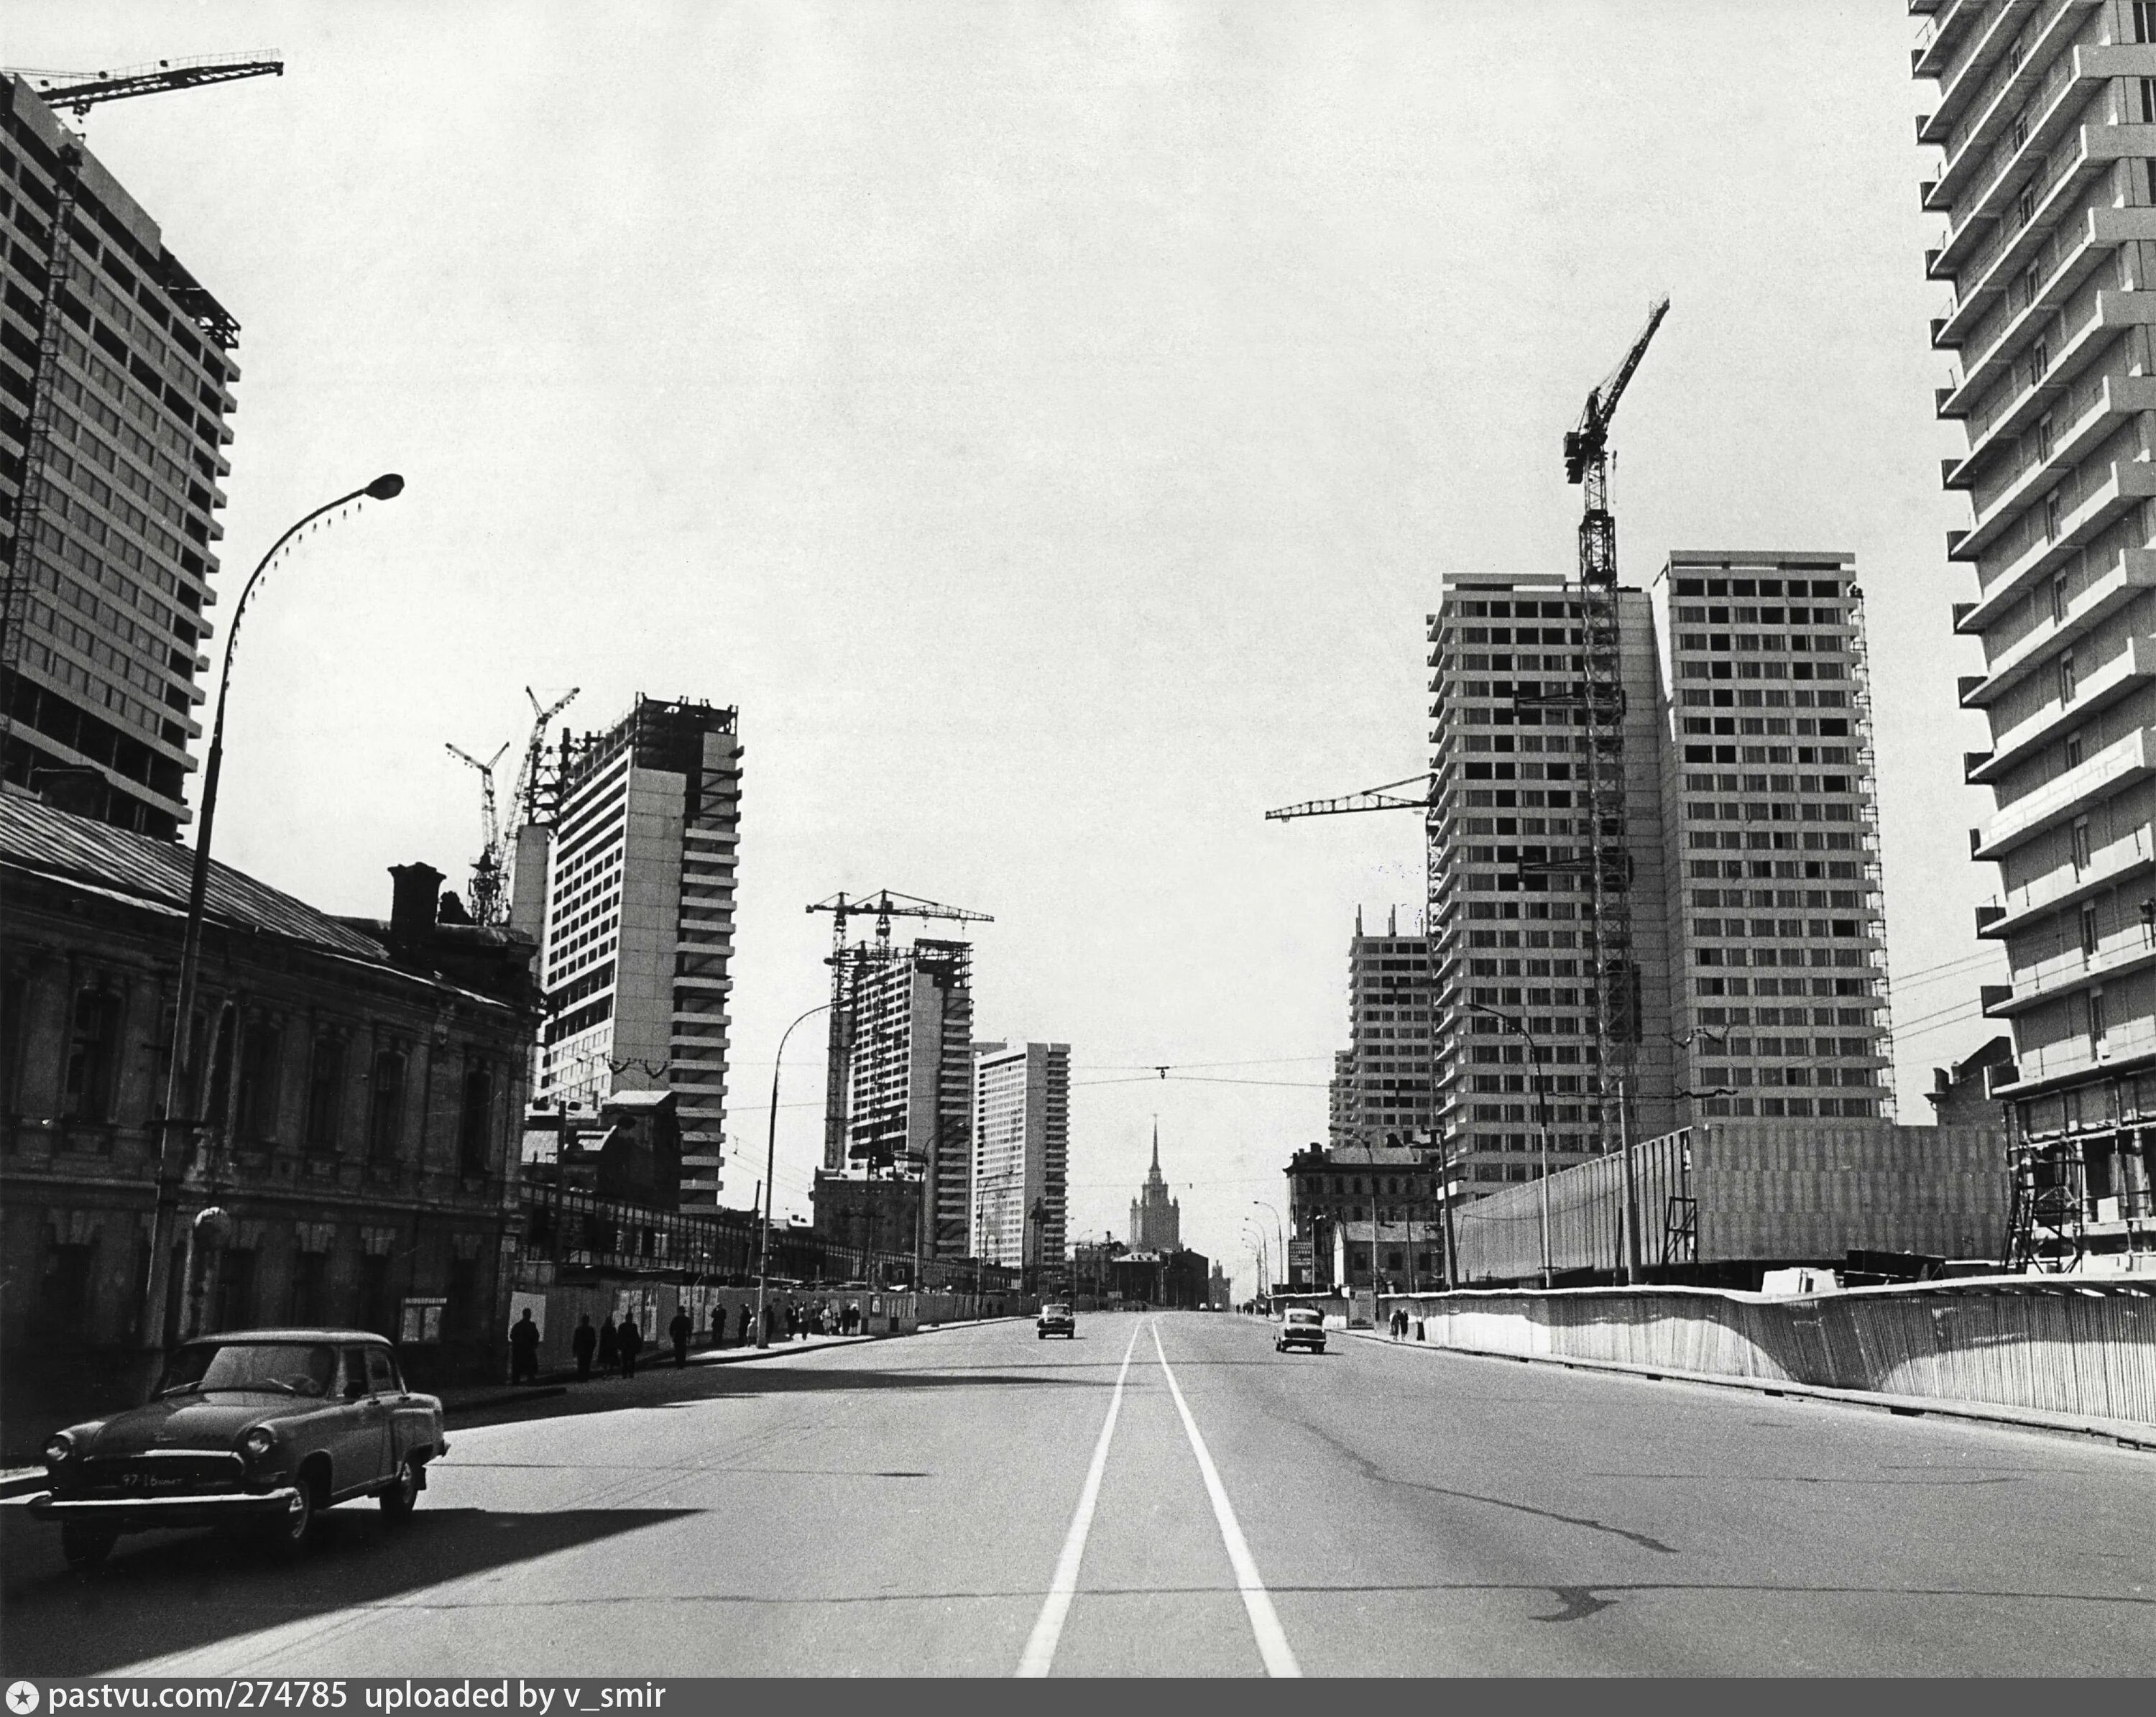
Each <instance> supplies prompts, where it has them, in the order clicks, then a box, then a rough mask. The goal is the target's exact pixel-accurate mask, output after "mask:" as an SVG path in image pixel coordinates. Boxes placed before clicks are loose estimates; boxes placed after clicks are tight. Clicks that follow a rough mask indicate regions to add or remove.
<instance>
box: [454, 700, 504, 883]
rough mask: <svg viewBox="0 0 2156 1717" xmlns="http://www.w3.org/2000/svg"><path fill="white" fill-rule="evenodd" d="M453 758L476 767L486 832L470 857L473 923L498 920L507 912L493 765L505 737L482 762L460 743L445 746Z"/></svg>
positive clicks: (481, 819) (497, 759)
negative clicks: (484, 843)
mask: <svg viewBox="0 0 2156 1717" xmlns="http://www.w3.org/2000/svg"><path fill="white" fill-rule="evenodd" d="M444 749H445V750H447V751H448V753H449V755H450V756H451V757H453V758H458V759H459V761H461V762H464V763H470V765H471V766H472V768H474V769H476V770H478V771H479V779H480V822H481V825H482V827H483V828H484V830H485V835H486V845H485V846H484V847H482V848H481V849H480V856H478V857H477V858H475V859H474V860H473V861H472V867H471V915H472V922H473V923H475V924H499V923H501V922H502V921H503V920H504V919H505V918H506V917H507V916H508V915H507V913H506V912H505V910H504V906H505V901H504V898H503V890H502V886H501V820H500V816H499V815H497V813H496V810H495V801H494V766H495V764H496V763H500V761H501V759H502V758H503V756H504V754H505V753H507V751H508V750H509V745H508V742H507V741H506V740H505V741H504V742H503V743H502V745H501V748H500V750H498V751H496V752H495V754H494V755H493V756H492V757H490V758H488V759H487V760H486V761H485V763H481V762H480V760H479V759H478V758H475V757H474V756H473V755H472V754H471V753H470V752H468V751H466V750H465V749H464V748H462V747H460V746H455V745H447V746H445V747H444Z"/></svg>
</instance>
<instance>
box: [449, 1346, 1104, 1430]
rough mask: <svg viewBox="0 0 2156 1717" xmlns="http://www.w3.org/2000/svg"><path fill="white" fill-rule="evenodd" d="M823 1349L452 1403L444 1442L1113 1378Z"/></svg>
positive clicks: (1100, 1382) (1071, 1368) (1098, 1383)
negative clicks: (514, 1430) (737, 1403)
mask: <svg viewBox="0 0 2156 1717" xmlns="http://www.w3.org/2000/svg"><path fill="white" fill-rule="evenodd" d="M827 1351H829V1353H831V1354H832V1355H834V1359H833V1361H832V1363H829V1364H828V1365H774V1364H773V1363H771V1362H770V1361H769V1360H764V1361H762V1362H760V1363H757V1364H755V1365H703V1366H696V1365H691V1366H690V1367H688V1368H687V1369H686V1370H679V1371H677V1370H673V1369H672V1368H668V1369H667V1370H663V1371H654V1372H649V1373H646V1374H644V1375H639V1376H637V1377H634V1378H629V1379H626V1380H624V1379H618V1378H595V1379H593V1380H592V1381H591V1382H589V1383H575V1384H571V1385H569V1386H568V1389H567V1392H566V1393H564V1394H558V1395H557V1394H555V1393H552V1392H551V1391H550V1392H548V1393H547V1394H545V1395H533V1396H498V1397H496V1398H495V1399H493V1400H491V1401H484V1402H478V1403H475V1404H474V1405H472V1406H467V1407H452V1408H451V1409H450V1410H449V1440H450V1442H452V1443H453V1444H454V1442H455V1441H456V1433H457V1432H458V1430H459V1428H463V1429H470V1428H471V1427H475V1426H480V1425H504V1424H517V1425H522V1424H526V1423H529V1422H530V1421H532V1420H535V1419H558V1418H563V1417H574V1416H577V1415H578V1414H581V1413H614V1412H619V1411H623V1410H624V1409H626V1408H632V1407H637V1408H648V1407H666V1406H689V1405H693V1404H694V1403H696V1402H699V1401H724V1400H731V1399H740V1400H744V1401H747V1400H753V1399H755V1398H756V1397H758V1396H787V1395H839V1394H846V1393H850V1392H852V1391H860V1390H872V1391H885V1390H891V1391H934V1390H952V1389H1108V1388H1111V1387H1113V1386H1114V1382H1115V1379H1114V1377H1113V1375H1101V1376H1097V1377H1096V1376H1089V1375H1083V1371H1082V1370H1081V1367H1079V1366H1076V1365H1026V1364H1024V1363H1019V1364H1011V1363H1008V1362H1006V1363H1004V1364H1002V1365H998V1366H996V1367H994V1368H993V1369H968V1368H964V1367H958V1366H937V1367H929V1366H923V1367H922V1368H921V1369H920V1370H911V1371H899V1370H884V1369H880V1368H879V1367H875V1366H872V1365H855V1364H850V1363H848V1362H847V1361H845V1360H840V1359H838V1358H837V1357H836V1356H837V1355H839V1354H843V1353H847V1352H854V1353H859V1352H863V1351H867V1349H860V1348H855V1349H827ZM1097 1369H1099V1370H1101V1371H1103V1372H1104V1373H1106V1374H1112V1373H1113V1372H1114V1370H1115V1365H1114V1362H1113V1361H1109V1362H1106V1363H1105V1364H1104V1365H1100V1366H1099V1367H1098V1368H1097Z"/></svg>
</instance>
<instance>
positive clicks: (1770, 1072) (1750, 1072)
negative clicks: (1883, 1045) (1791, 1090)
mask: <svg viewBox="0 0 2156 1717" xmlns="http://www.w3.org/2000/svg"><path fill="white" fill-rule="evenodd" d="M1847 1053H1849V1054H1852V1055H1867V1054H1869V1053H1870V1051H1868V1050H1851V1051H1847ZM1698 1077H1699V1078H1700V1080H1701V1081H1702V1082H1703V1083H1705V1084H1707V1085H1710V1086H1712V1085H1732V1086H1734V1087H1737V1088H1738V1090H1740V1091H1741V1090H1743V1088H1744V1087H1747V1086H1750V1085H1755V1084H1756V1085H1858V1086H1866V1087H1868V1086H1873V1085H1876V1084H1877V1083H1878V1082H1879V1076H1878V1075H1877V1074H1876V1073H1875V1072H1872V1070H1871V1068H1869V1067H1758V1068H1753V1067H1723V1066H1722V1065H1721V1064H1719V1063H1715V1064H1713V1065H1711V1066H1707V1067H1702V1068H1701V1069H1700V1070H1699V1074H1698Z"/></svg>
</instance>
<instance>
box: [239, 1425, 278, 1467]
mask: <svg viewBox="0 0 2156 1717" xmlns="http://www.w3.org/2000/svg"><path fill="white" fill-rule="evenodd" d="M275 1447H277V1438H276V1437H275V1433H273V1432H270V1431H269V1430H268V1429H267V1428H266V1427H263V1426H260V1425H258V1426H256V1427H254V1429H253V1430H252V1431H250V1432H248V1433H247V1435H246V1436H244V1437H241V1438H240V1439H239V1452H240V1453H242V1454H243V1455H244V1456H246V1457H247V1458H248V1459H249V1460H250V1461H259V1460H260V1459H261V1458H262V1457H264V1455H266V1454H268V1453H269V1451H270V1450H272V1449H274V1448H275Z"/></svg>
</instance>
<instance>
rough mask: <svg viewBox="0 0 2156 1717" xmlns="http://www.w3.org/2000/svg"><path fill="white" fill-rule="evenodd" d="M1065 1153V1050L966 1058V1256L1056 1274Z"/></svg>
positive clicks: (1022, 1049) (1025, 1048)
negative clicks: (969, 1092)
mask: <svg viewBox="0 0 2156 1717" xmlns="http://www.w3.org/2000/svg"><path fill="white" fill-rule="evenodd" d="M1069 1155H1070V1045H1069V1044H1067V1043H1024V1044H1019V1045H1016V1046H1005V1045H1004V1044H985V1043H984V1044H978V1045H976V1046H975V1047H974V1054H973V1241H972V1244H971V1247H969V1251H970V1252H971V1253H972V1256H973V1257H977V1258H983V1259H985V1260H986V1261H987V1262H989V1263H992V1264H1004V1265H1009V1266H1010V1267H1013V1268H1021V1269H1027V1270H1034V1271H1039V1270H1041V1269H1043V1268H1044V1267H1045V1269H1046V1270H1048V1271H1049V1272H1053V1273H1055V1274H1058V1275H1060V1272H1061V1267H1062V1263H1063V1245H1064V1219H1065V1193H1064V1183H1065V1175H1066V1170H1067V1164H1068V1160H1069Z"/></svg>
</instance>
